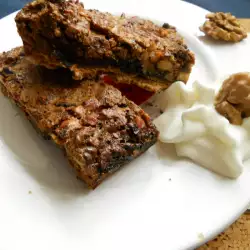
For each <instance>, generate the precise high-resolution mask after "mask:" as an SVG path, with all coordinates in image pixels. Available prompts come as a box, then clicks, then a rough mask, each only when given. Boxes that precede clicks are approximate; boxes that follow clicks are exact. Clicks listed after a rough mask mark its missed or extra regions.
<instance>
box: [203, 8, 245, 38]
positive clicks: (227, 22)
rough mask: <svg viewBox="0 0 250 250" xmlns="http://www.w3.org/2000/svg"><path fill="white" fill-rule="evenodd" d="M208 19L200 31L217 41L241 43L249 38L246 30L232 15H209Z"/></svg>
mask: <svg viewBox="0 0 250 250" xmlns="http://www.w3.org/2000/svg"><path fill="white" fill-rule="evenodd" d="M206 18H207V19H208V20H207V21H206V22H205V23H204V24H203V26H201V27H200V30H201V31H203V32H204V33H205V34H206V35H208V36H211V37H212V38H214V39H216V40H224V41H228V42H239V41H241V40H242V39H244V38H246V37H247V33H246V31H245V29H244V28H243V27H242V26H241V25H240V23H239V21H238V20H237V19H236V17H235V16H233V15H232V14H231V13H223V12H216V13H209V14H207V15H206Z"/></svg>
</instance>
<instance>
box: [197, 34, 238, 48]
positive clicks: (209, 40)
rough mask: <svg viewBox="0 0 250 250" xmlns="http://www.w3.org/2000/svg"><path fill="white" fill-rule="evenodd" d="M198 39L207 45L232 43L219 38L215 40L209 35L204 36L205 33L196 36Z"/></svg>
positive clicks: (230, 44) (229, 44)
mask: <svg viewBox="0 0 250 250" xmlns="http://www.w3.org/2000/svg"><path fill="white" fill-rule="evenodd" d="M198 39H199V40H200V41H201V42H203V43H205V44H207V45H210V46H211V45H212V46H225V45H228V46H232V45H233V44H234V43H232V42H226V41H221V40H215V39H213V38H212V37H209V36H205V35H203V36H202V35H201V36H198Z"/></svg>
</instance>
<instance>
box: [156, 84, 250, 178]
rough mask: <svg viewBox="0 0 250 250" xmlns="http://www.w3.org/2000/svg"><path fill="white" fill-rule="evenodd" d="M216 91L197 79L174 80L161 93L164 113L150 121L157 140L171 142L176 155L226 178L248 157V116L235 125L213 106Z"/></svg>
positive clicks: (238, 173)
mask: <svg viewBox="0 0 250 250" xmlns="http://www.w3.org/2000/svg"><path fill="white" fill-rule="evenodd" d="M216 94H217V90H216V89H215V88H213V87H210V86H209V87H208V86H206V85H204V84H201V83H199V82H197V81H196V82H194V83H193V84H192V85H191V86H187V85H185V84H184V83H183V82H176V83H174V84H173V85H172V86H171V87H170V88H169V89H167V90H166V91H165V92H164V93H163V94H162V96H161V107H162V109H163V110H164V113H163V114H162V115H161V116H159V117H158V118H156V119H155V121H154V123H155V125H156V126H157V128H158V130H159V131H160V137H159V139H160V141H162V142H164V143H174V144H175V148H176V152H177V155H178V156H182V157H188V158H190V159H192V160H193V161H194V162H196V163H198V164H200V165H201V166H203V167H205V168H207V169H210V170H212V171H214V172H216V173H218V174H221V175H223V176H227V177H230V178H237V177H238V176H239V175H240V174H241V173H242V171H243V161H244V160H246V159H247V158H249V157H250V118H246V119H244V121H243V124H242V125H241V126H235V125H232V124H230V123H229V121H228V120H227V119H226V118H225V117H224V116H221V115H220V114H219V113H217V111H216V110H215V108H214V99H215V96H216Z"/></svg>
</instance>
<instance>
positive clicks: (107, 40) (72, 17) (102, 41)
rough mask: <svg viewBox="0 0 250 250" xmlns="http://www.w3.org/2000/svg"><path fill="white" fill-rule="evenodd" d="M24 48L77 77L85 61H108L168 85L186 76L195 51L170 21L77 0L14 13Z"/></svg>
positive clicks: (44, 0) (39, 3)
mask: <svg viewBox="0 0 250 250" xmlns="http://www.w3.org/2000/svg"><path fill="white" fill-rule="evenodd" d="M15 20H16V24H17V28H18V32H19V34H20V36H21V38H22V39H23V44H24V49H25V53H26V55H27V56H29V57H30V58H31V59H32V60H33V61H34V62H35V63H36V64H40V65H44V66H46V67H48V68H52V69H53V68H57V67H65V68H69V69H70V70H71V71H72V72H73V76H74V78H75V79H77V80H79V79H82V78H84V75H85V73H82V71H80V72H79V70H78V68H79V66H78V67H76V66H75V65H80V68H83V67H85V66H92V67H95V66H101V67H103V68H106V67H107V66H110V67H115V68H118V69H119V70H120V71H121V72H125V73H131V74H135V75H136V76H140V77H143V78H146V79H150V80H152V81H151V83H153V82H154V81H155V82H157V81H159V82H162V83H165V87H168V86H169V83H172V82H174V81H176V80H181V81H184V82H186V81H187V80H188V77H189V75H190V72H191V69H192V66H193V65H194V62H195V59H194V55H193V53H192V52H190V50H189V49H188V48H187V46H186V45H185V43H184V41H183V38H182V37H181V36H180V35H179V34H178V33H177V32H176V30H175V29H174V28H173V27H171V26H169V25H163V27H160V26H157V25H155V24H154V23H152V22H151V21H148V20H144V19H141V18H139V17H125V15H121V16H113V15H111V14H109V13H106V12H105V13H104V12H100V11H97V10H86V9H84V6H83V4H81V3H79V1H73V0H69V1H66V0H36V1H34V2H31V3H29V4H27V5H26V6H25V7H24V8H23V9H22V10H21V11H20V12H19V13H18V14H17V16H16V19H15Z"/></svg>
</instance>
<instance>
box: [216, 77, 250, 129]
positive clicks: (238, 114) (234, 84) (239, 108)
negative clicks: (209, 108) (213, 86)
mask: <svg viewBox="0 0 250 250" xmlns="http://www.w3.org/2000/svg"><path fill="white" fill-rule="evenodd" d="M215 109H216V110H217V111H218V112H219V113H220V114H221V115H223V116H225V117H226V118H227V119H228V120H229V122H230V123H232V124H234V125H241V124H242V121H243V118H246V117H250V72H243V73H237V74H233V75H231V76H230V77H229V78H228V79H226V80H225V81H224V82H223V85H222V87H221V89H220V91H219V93H218V94H217V96H216V98H215Z"/></svg>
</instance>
